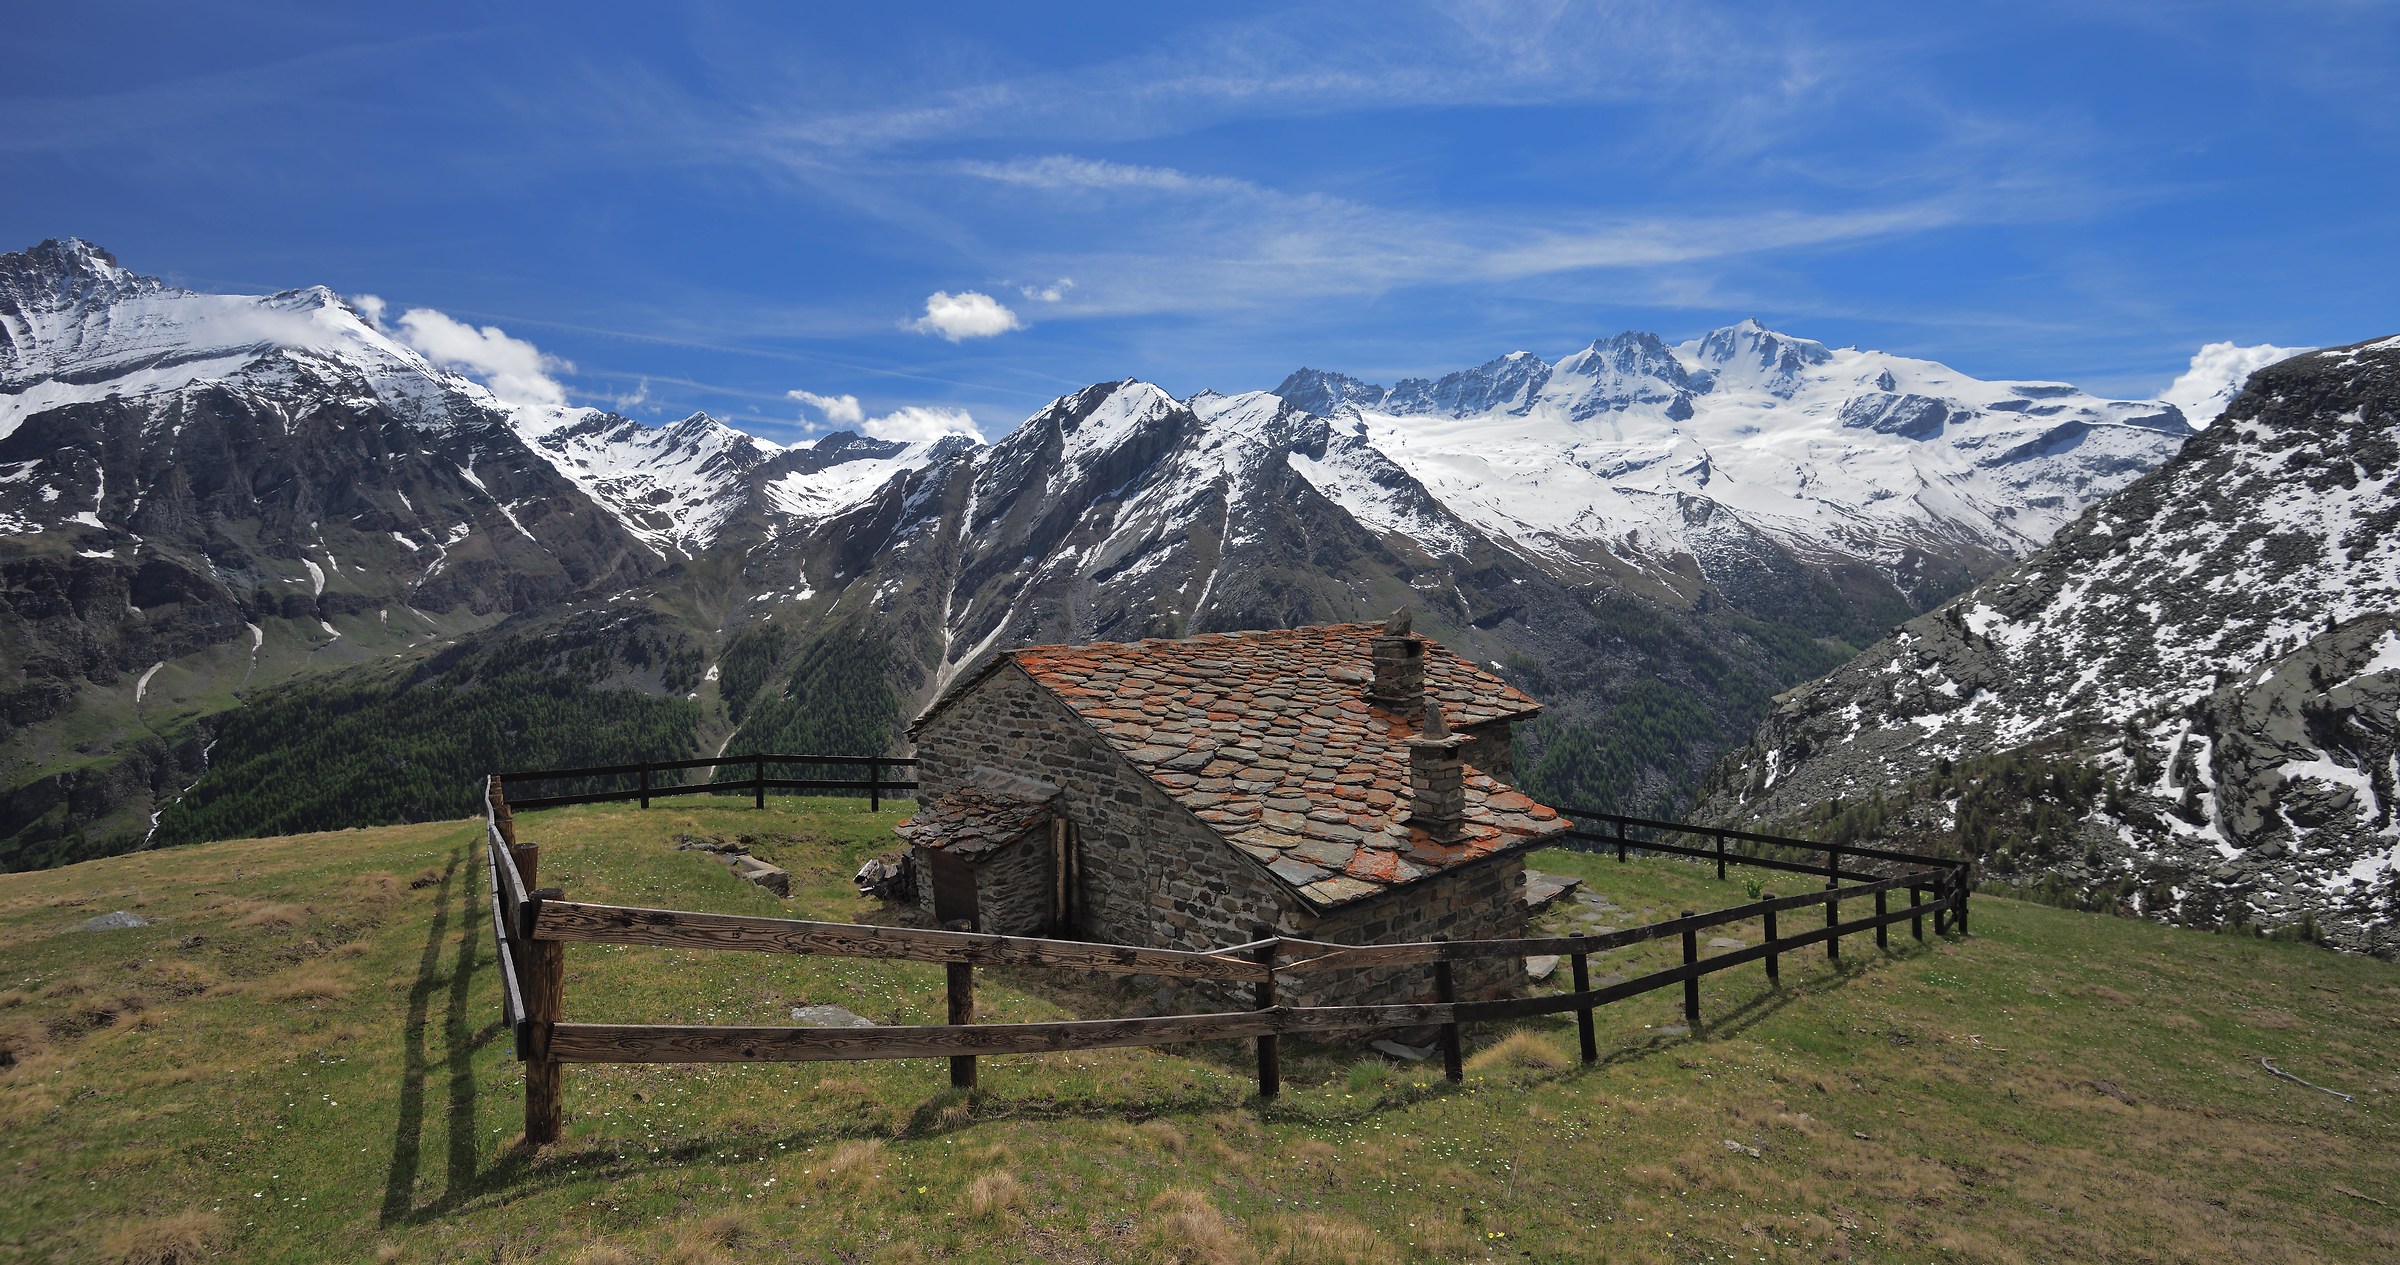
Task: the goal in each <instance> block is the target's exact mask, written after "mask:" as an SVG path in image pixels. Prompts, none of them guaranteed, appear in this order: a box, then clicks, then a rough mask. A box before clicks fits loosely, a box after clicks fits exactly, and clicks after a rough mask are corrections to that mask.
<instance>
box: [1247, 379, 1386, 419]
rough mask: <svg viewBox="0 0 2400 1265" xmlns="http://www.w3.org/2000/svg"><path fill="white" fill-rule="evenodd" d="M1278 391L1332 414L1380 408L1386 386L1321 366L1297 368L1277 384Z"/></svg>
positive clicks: (1321, 412)
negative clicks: (1354, 409)
mask: <svg viewBox="0 0 2400 1265" xmlns="http://www.w3.org/2000/svg"><path fill="white" fill-rule="evenodd" d="M1274 393H1275V394H1276V395H1278V396H1281V397H1282V398H1284V399H1285V400H1288V401H1290V402H1291V404H1292V405H1293V407H1295V408H1300V409H1305V410H1307V411H1308V412H1311V413H1314V414H1316V415H1317V416H1319V417H1332V416H1333V415H1334V414H1336V413H1339V412H1341V411H1342V410H1343V409H1344V408H1347V407H1351V406H1354V405H1355V406H1357V407H1360V408H1379V407H1381V406H1382V404H1383V400H1384V397H1385V396H1388V395H1390V394H1391V391H1390V390H1388V389H1387V388H1384V387H1380V386H1377V385H1375V384H1374V383H1372V382H1364V381H1361V380H1359V379H1357V378H1353V377H1351V376H1350V375H1349V374H1346V373H1327V372H1325V371H1324V370H1321V369H1295V370H1293V371H1292V373H1291V374H1290V376H1288V377H1286V378H1285V379H1284V380H1283V382H1282V384H1281V385H1279V386H1277V387H1276V388H1275V392H1274Z"/></svg>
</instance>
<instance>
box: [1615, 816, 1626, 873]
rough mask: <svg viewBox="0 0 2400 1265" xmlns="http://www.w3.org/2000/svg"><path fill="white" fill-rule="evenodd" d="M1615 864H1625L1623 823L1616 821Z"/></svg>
mask: <svg viewBox="0 0 2400 1265" xmlns="http://www.w3.org/2000/svg"><path fill="white" fill-rule="evenodd" d="M1617 864H1619V865H1623V864H1625V823H1624V822H1621V821H1620V822H1618V823H1617Z"/></svg>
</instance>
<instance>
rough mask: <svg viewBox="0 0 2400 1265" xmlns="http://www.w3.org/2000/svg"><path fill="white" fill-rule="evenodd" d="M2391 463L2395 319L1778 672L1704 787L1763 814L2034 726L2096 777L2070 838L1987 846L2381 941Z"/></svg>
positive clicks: (2215, 913)
mask: <svg viewBox="0 0 2400 1265" xmlns="http://www.w3.org/2000/svg"><path fill="white" fill-rule="evenodd" d="M2395 479H2400V338H2386V339H2382V340H2380V341H2376V342H2370V343H2363V344H2359V345H2356V346H2351V347H2342V348H2334V349H2331V350H2327V351H2320V352H2315V353H2312V354H2307V355H2301V356H2297V357H2294V358H2291V359H2287V360H2284V361H2282V362H2280V363H2276V364H2272V365H2270V366H2269V367H2267V368H2264V369H2261V370H2259V371H2258V372H2257V373H2256V374H2255V376H2253V377H2251V378H2250V379H2249V387H2248V390H2247V391H2246V392H2244V393H2243V394H2241V395H2240V396H2238V397H2237V398H2236V399H2235V400H2234V402H2233V403H2232V405H2231V406H2230V407H2229V408H2228V409H2227V410H2226V411H2225V414H2224V416H2223V418H2222V419H2220V420H2219V421H2217V423H2216V424H2215V425H2213V426H2212V427H2210V428H2209V429H2208V430H2206V431H2203V432H2201V433H2200V434H2199V435H2198V436H2197V437H2195V438H2194V439H2193V440H2192V442H2191V443H2190V444H2189V445H2188V446H2186V447H2185V448H2184V450H2183V451H2182V452H2181V453H2180V454H2178V455H2177V456H2176V457H2175V459H2174V460H2172V461H2170V462H2168V463H2167V464H2166V465H2165V466H2163V467H2161V468H2160V469H2159V470H2157V471H2155V472H2154V473H2152V474H2150V475H2149V476H2147V477H2145V478H2143V479H2141V480H2140V481H2138V482H2136V483H2134V484H2133V485H2132V486H2130V487H2128V488H2126V489H2125V490H2124V491H2122V492H2120V493H2118V494H2116V495H2115V496H2112V497H2110V498H2108V499H2106V500H2104V501H2102V502H2100V503H2099V504H2097V505H2095V506H2093V507H2092V508H2091V509H2089V510H2088V511H2086V512H2085V513H2084V514H2083V515H2082V516H2081V517H2079V518H2078V519H2077V520H2076V521H2075V522H2074V523H2073V524H2072V525H2070V526H2069V527H2068V528H2067V529H2066V530H2064V531H2062V532H2061V533H2060V534H2059V535H2058V537H2057V538H2056V539H2054V540H2053V541H2051V543H2050V544H2049V545H2048V546H2046V547H2045V548H2043V549H2041V550H2039V551H2037V552H2035V553H2033V554H2032V555H2031V556H2029V557H2028V558H2026V559H2025V560H2024V561H2023V562H2022V563H2020V564H2018V565H2016V566H2014V567H2011V568H2009V569H2008V570H2006V571H2004V572H2002V573H2001V574H1999V575H1997V576H1994V577H1993V578H1991V579H1989V580H1987V581H1985V582H1984V583H1983V584H1982V585H1980V586H1978V587H1977V588H1976V589H1974V590H1973V591H1972V592H1970V593H1968V594H1966V595H1964V596H1962V597H1960V598H1958V599H1957V600H1956V601H1954V602H1951V603H1949V604H1948V605H1946V606H1944V607H1942V608H1941V609H1940V610H1938V611H1935V612H1933V613H1931V614H1928V615H1925V616H1923V617H1920V618H1918V619H1915V620H1912V621H1910V622H1909V623H1908V624H1907V625H1906V626H1904V627H1903V628H1901V629H1900V630H1899V631H1897V632H1895V633H1894V634H1893V635H1892V636H1891V637H1890V638H1888V639H1886V640H1885V641H1883V642H1882V643H1880V644H1878V645H1876V646H1874V647H1872V648H1871V649H1869V650H1868V651H1867V652H1866V653H1865V654H1863V655H1861V656H1860V657H1859V658H1858V659H1857V660H1855V661H1853V662H1852V663H1850V664H1849V665H1847V666H1846V667H1844V668H1842V669H1841V670H1840V671H1838V672H1836V673H1834V674H1832V675H1831V676H1829V677H1827V678H1825V679H1824V680H1822V681H1819V682H1817V683H1815V684H1813V685H1811V686H1809V687H1808V688H1806V689H1803V690H1800V691H1797V692H1795V693H1794V694H1793V695H1791V696H1790V697H1789V698H1788V699H1786V700H1784V701H1783V702H1782V704H1781V705H1780V706H1779V707H1778V708H1777V710H1776V711H1775V713H1774V715H1773V716H1772V717H1771V718H1770V719H1769V720H1768V722H1767V723H1766V725H1765V726H1764V727H1763V728H1762V729H1761V730H1760V731H1759V733H1758V735H1757V737H1756V739H1755V741H1754V743H1753V744H1752V746H1751V747H1750V748H1749V750H1748V751H1746V752H1745V753H1744V754H1743V755H1742V756H1741V757H1740V758H1739V759H1738V760H1737V762H1736V764H1735V765H1734V766H1733V767H1732V768H1731V769H1730V770H1729V772H1730V773H1731V774H1732V776H1731V777H1729V778H1728V779H1727V784H1726V786H1725V788H1724V789H1723V790H1722V791H1721V792H1720V794H1719V795H1718V796H1717V797H1716V798H1715V799H1714V800H1712V801H1711V803H1710V804H1709V805H1707V806H1706V808H1707V810H1708V811H1711V812H1712V813H1714V814H1716V815H1719V816H1723V817H1742V818H1758V817H1783V816H1787V815H1789V814H1792V813H1796V812H1801V811H1805V810H1807V809H1808V808H1810V807H1812V806H1815V805H1819V804H1823V803H1825V802H1828V801H1831V800H1833V799H1835V798H1836V797H1843V798H1847V799H1848V800H1849V801H1851V802H1853V803H1856V802H1857V801H1858V799H1859V797H1861V796H1867V795H1882V794H1897V793H1900V792H1901V788H1904V787H1905V786H1907V785H1908V784H1909V783H1910V782H1911V781H1912V779H1921V778H1922V777H1923V776H1924V775H1925V774H1926V773H1927V771H1928V770H1929V769H1931V768H1932V767H1933V766H1935V765H1936V764H1937V763H1939V764H1941V765H1943V766H1945V767H1948V766H1952V765H1955V764H1957V763H1958V762H1961V761H1966V760H1970V759H1974V758H1976V757H1981V756H1986V755H1990V754H1993V753H1999V752H2020V751H2036V752H2040V753H2042V758H2044V759H2047V760H2051V761H2053V762H2057V763H2061V764H2063V765H2067V766H2080V767H2082V768H2084V769H2088V770H2090V771H2091V772H2092V774H2093V776H2092V778H2091V779H2090V780H2089V781H2088V782H2087V785H2090V786H2097V785H2099V784H2100V783H2101V782H2102V781H2106V782H2108V783H2109V784H2110V785H2111V786H2112V789H2111V792H2110V794H2109V796H2108V797H2107V798H2106V800H2105V801H2095V802H2094V803H2092V804H2090V805H2087V806H2086V808H2085V810H2084V812H2083V815H2082V816H2081V817H2080V818H2079V819H2078V822H2077V830H2078V832H2079V838H2078V841H2077V846H2076V847H2074V848H2072V849H2069V850H2068V851H2067V852H2066V853H2065V854H2064V855H2061V856H2051V857H2048V858H2042V857H2038V856H2037V857H2031V858H2020V859H2016V860H2011V861H2009V862H2007V863H2006V864H2004V865H2002V866H2001V869H2002V872H2004V873H2005V872H2007V871H2008V870H2009V868H2010V867H2012V866H2015V867H2017V868H2023V869H2026V870H2028V871H2030V872H2036V873H2056V874H2062V875H2065V876H2068V877H2070V878H2072V879H2073V880H2075V881H2076V882H2079V883H2084V884H2087V885H2093V884H2102V883H2112V882H2113V883H2119V884H2122V885H2127V886H2132V885H2137V884H2138V885H2139V889H2140V890H2138V891H2137V892H2135V893H2134V894H2133V895H2131V896H2128V897H2127V899H2128V900H2129V901H2131V902H2132V903H2135V904H2137V905H2138V906H2139V907H2140V908H2141V909H2142V910H2143V911H2144V912H2148V913H2153V914H2156V915H2159V916H2164V917H2174V918H2181V919H2185V920H2190V921H2197V922H2201V923H2204V924H2205V923H2208V922H2211V921H2214V920H2216V919H2221V918H2239V919H2243V920H2247V921H2251V922H2254V923H2258V924H2261V925H2284V926H2295V925H2299V924H2300V923H2301V922H2302V921H2303V920H2313V921H2314V923H2315V924H2316V925H2317V926H2318V927H2319V928H2321V929H2322V930H2323V931H2324V932H2325V933H2326V934H2328V935H2329V936H2331V937H2332V938H2334V939H2336V940H2337V941H2338V942H2341V943H2345V944H2348V945H2350V946H2351V947H2358V948H2374V949H2378V950H2381V951H2394V950H2400V943H2396V942H2393V941H2391V940H2390V939H2388V933H2389V926H2390V924H2391V922H2392V920H2393V918H2394V915H2395V912H2400V911H2395V910H2394V909H2393V908H2391V902H2392V901H2393V900H2394V899H2395V897H2396V895H2400V873H2396V872H2395V867H2400V820H2396V819H2395V817H2394V803H2395V794H2396V790H2395V780H2396V779H2400V757H2396V755H2395V741H2396V740H2400V715H2396V714H2395V713H2396V711H2400V489H2396V488H2395V486H2394V481H2395ZM1951 807H1952V809H1953V810H1954V809H1955V803H1953V804H1952V806H1951ZM1940 815H1941V813H1940V811H1935V812H1934V813H1933V816H1934V817H1936V818H1938V817H1940ZM1923 824H1929V825H1931V826H1933V827H1935V828H1949V827H1955V826H1956V825H1957V823H1956V822H1955V821H1949V822H1947V823H1945V822H1943V821H1940V820H1933V821H1930V822H1928V823H1923ZM2087 849H2088V851H2087Z"/></svg>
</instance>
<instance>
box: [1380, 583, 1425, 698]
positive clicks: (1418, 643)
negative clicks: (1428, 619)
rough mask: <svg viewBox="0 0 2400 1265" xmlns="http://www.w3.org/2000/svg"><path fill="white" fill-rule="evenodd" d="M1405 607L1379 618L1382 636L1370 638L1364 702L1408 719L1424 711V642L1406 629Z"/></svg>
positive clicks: (1406, 616)
mask: <svg viewBox="0 0 2400 1265" xmlns="http://www.w3.org/2000/svg"><path fill="white" fill-rule="evenodd" d="M1408 625H1409V618H1408V612H1407V611H1405V610H1397V611H1393V612H1392V615H1391V618H1389V619H1387V620H1385V621H1383V635H1382V636H1380V637H1374V638H1370V639H1369V641H1368V646H1369V649H1370V650H1371V652H1372V653H1373V656H1374V667H1375V675H1374V679H1373V680H1371V681H1369V682H1368V684H1367V701H1368V702H1370V703H1373V704H1375V705H1376V706H1377V707H1380V708H1382V709H1384V710H1385V711H1387V712H1393V713H1396V714H1398V715H1400V716H1404V717H1406V718H1408V719H1410V720H1415V719H1416V718H1417V717H1419V716H1421V715H1423V714H1424V711H1425V643H1424V642H1423V641H1422V640H1420V639H1419V638H1417V637H1416V636H1415V635H1413V634H1411V633H1410V632H1409V631H1408Z"/></svg>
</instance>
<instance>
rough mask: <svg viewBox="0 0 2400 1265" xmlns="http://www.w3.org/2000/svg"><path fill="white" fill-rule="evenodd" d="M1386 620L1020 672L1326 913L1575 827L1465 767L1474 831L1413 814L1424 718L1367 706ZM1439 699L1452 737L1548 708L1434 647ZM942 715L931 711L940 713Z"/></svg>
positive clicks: (1095, 648) (1119, 652) (1083, 659)
mask: <svg viewBox="0 0 2400 1265" xmlns="http://www.w3.org/2000/svg"><path fill="white" fill-rule="evenodd" d="M1381 632H1382V628H1381V626H1379V625H1376V624H1330V625H1324V626H1320V627H1314V628H1293V629H1282V630H1276V631H1268V632H1242V633H1221V634H1212V635H1208V636H1201V637H1191V638H1186V639H1182V640H1176V641H1165V640H1152V641H1141V642H1122V643H1119V642H1101V643H1097V644H1093V645H1086V646H1035V647H1032V648H1030V649H1025V650H1017V651H1013V652H1010V653H1009V654H1008V655H1007V656H1006V658H1007V659H1008V660H1009V661H1011V662H1014V663H1015V664H1016V665H1017V666H1018V667H1019V668H1022V669H1023V670H1024V671H1025V673H1026V674H1027V675H1029V676H1031V677H1032V678H1033V679H1034V680H1035V681H1036V682H1038V683H1039V684H1041V685H1042V686H1043V687H1044V688H1046V689H1048V690H1049V691H1050V692H1051V693H1053V694H1055V695H1057V696H1058V697H1059V698H1060V699H1061V700H1063V701H1064V702H1065V703H1066V704H1067V706H1069V707H1071V708H1073V709H1074V710H1075V712H1076V714H1078V715H1079V716H1081V717H1082V718H1083V719H1084V720H1086V721H1088V722H1090V723H1091V725H1092V727H1093V728H1094V729H1096V730H1098V731H1099V732H1100V733H1101V735H1102V736H1104V737H1106V738H1107V739H1108V740H1109V741H1110V742H1111V743H1112V744H1113V745H1114V746H1115V747H1116V748H1117V749H1118V750H1119V751H1120V752H1121V753H1123V755H1124V756H1125V758H1126V759H1127V760H1129V761H1131V762H1132V763H1133V765H1134V766H1135V767H1136V768H1138V769H1140V770H1141V771H1142V772H1143V773H1144V774H1146V775H1148V776H1149V777H1150V779H1151V780H1152V781H1154V782H1156V783H1157V784H1158V785H1159V787H1160V788H1162V789H1163V790H1165V791H1166V792H1167V794H1169V795H1171V796H1173V797H1174V798H1175V799H1176V800H1178V801H1179V802H1181V803H1182V804H1183V805H1184V807H1186V808H1189V809H1191V810H1192V812H1193V813H1194V815H1196V816H1198V817H1199V818H1200V819H1201V820H1202V821H1204V822H1207V823H1208V824H1209V825H1210V826H1211V827H1212V828H1214V829H1215V830H1216V831H1218V833H1220V834H1222V835H1224V836H1225V837H1226V839H1227V840H1228V841H1229V842H1230V843H1232V845H1233V846H1234V847H1236V848H1239V849H1240V850H1242V851H1243V852H1244V853H1247V854H1248V855H1250V856H1251V857H1253V858H1255V859H1257V860H1258V861H1259V862H1260V863H1261V864H1263V865H1265V866H1266V867H1267V869H1268V871H1269V872H1270V873H1272V874H1274V875H1275V876H1276V877H1277V878H1279V879H1281V880H1282V881H1283V882H1285V883H1287V884H1289V885H1290V886H1291V887H1293V888H1294V889H1295V890H1297V891H1298V892H1299V893H1300V894H1301V895H1302V896H1304V897H1307V898H1308V899H1309V900H1310V901H1311V902H1312V903H1315V904H1317V905H1319V906H1324V907H1330V906H1333V905H1339V904H1346V903H1348V902H1350V901H1354V900H1358V899H1361V898H1363V897H1366V896H1372V895H1374V894H1376V893H1378V892H1381V891H1384V890H1387V889H1389V888H1391V887H1395V886H1398V885H1400V884H1403V883H1408V882H1412V881H1415V880H1417V879H1419V878H1423V877H1425V876H1428V875H1432V874H1439V873H1441V872H1443V871H1445V870H1450V869H1455V868H1457V867H1458V866H1461V865H1465V864H1468V863H1470V862H1473V861H1477V860H1481V859H1483V858H1485V857H1489V856H1492V855H1495V854H1497V853H1501V852H1507V851H1514V850H1517V849H1520V848H1526V847H1534V846H1538V845H1539V844H1541V843H1542V842H1544V841H1546V840H1548V839H1549V838H1551V837H1552V836H1555V835H1558V834H1560V833H1562V832H1564V831H1566V830H1567V829H1568V828H1569V823H1568V822H1567V821H1566V820H1565V819H1564V818H1562V817H1560V816H1559V814H1558V813H1557V811H1556V810H1554V809H1551V808H1548V807H1545V806H1543V805H1541V804H1538V803H1535V802H1534V801H1533V799H1532V798H1530V797H1529V796H1527V795H1525V794H1523V793H1522V792H1519V791H1516V790H1514V789H1512V788H1510V787H1508V786H1506V785H1504V784H1502V783H1501V782H1499V781H1497V780H1495V779H1493V778H1491V777H1489V776H1486V775H1485V774H1483V773H1482V772H1480V771H1477V770H1476V769H1474V768H1473V767H1471V766H1470V767H1469V768H1468V769H1467V771H1466V775H1465V779H1464V780H1465V787H1466V815H1465V820H1464V823H1463V828H1462V833H1461V837H1459V838H1457V839H1453V840H1448V841H1436V840H1434V839H1433V838H1432V837H1431V836H1430V835H1429V834H1428V833H1427V832H1426V831H1425V830H1424V829H1423V828H1422V827H1417V826H1411V825H1409V824H1407V823H1406V822H1405V821H1404V820H1403V819H1404V818H1405V817H1406V815H1407V813H1408V807H1409V805H1408V794H1407V787H1408V749H1407V747H1406V746H1404V745H1403V741H1404V740H1405V739H1407V738H1410V737H1413V736H1415V734H1416V732H1417V730H1416V726H1415V725H1414V724H1413V723H1412V722H1410V721H1408V720H1406V719H1404V718H1402V717H1400V716H1397V715H1395V714H1393V713H1391V712H1387V711H1384V710H1382V709H1381V708H1378V707H1375V706H1372V705H1370V704H1369V702H1368V701H1367V699H1366V696H1365V690H1366V686H1367V684H1368V682H1369V681H1370V680H1371V670H1372V669H1371V665H1372V660H1371V658H1370V654H1369V642H1370V639H1371V638H1373V637H1375V636H1377V635H1379V634H1380V633H1381ZM1424 644H1425V683H1426V697H1427V698H1428V699H1429V700H1432V701H1435V702H1438V703H1440V704H1441V707H1442V713H1443V715H1444V717H1445V718H1446V719H1447V720H1448V721H1449V723H1450V725H1451V726H1452V727H1453V728H1455V729H1461V730H1471V729H1473V728H1474V727H1475V726H1477V725H1482V724H1489V723H1492V722H1505V721H1512V720H1519V719H1523V718H1525V717H1527V716H1530V715H1532V714H1533V713H1535V712H1536V711H1538V710H1540V707H1539V705H1538V704H1536V703H1535V702H1534V701H1533V700H1532V699H1531V698H1528V697H1527V696H1526V695H1525V694H1524V693H1522V692H1521V691H1519V690H1517V689H1515V688H1514V687H1512V686H1510V685H1509V684H1508V683H1506V682H1504V681H1502V680H1500V679H1499V678H1498V677H1495V676H1492V675H1491V674H1490V673H1487V672H1485V671H1483V670H1482V669H1480V668H1478V667H1476V666H1475V665H1474V664H1472V663H1470V662H1468V661H1466V660H1464V659H1461V658H1460V657H1458V656H1457V655H1456V654H1453V653H1452V652H1451V651H1450V650H1449V649H1448V648H1446V647H1444V646H1442V645H1441V644H1440V643H1439V642H1434V641H1430V640H1428V641H1425V643H1424ZM929 715H930V713H929Z"/></svg>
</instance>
